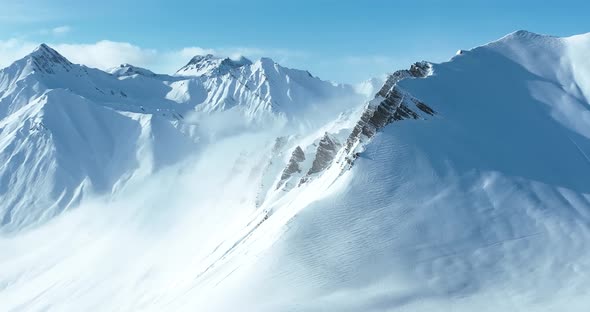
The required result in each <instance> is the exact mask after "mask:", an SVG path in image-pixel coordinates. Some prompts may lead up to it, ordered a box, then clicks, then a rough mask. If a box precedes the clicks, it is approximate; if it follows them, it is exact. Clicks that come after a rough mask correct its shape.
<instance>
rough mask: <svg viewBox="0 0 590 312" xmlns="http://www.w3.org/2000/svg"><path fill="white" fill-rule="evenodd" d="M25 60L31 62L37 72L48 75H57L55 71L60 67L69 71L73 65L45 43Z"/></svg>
mask: <svg viewBox="0 0 590 312" xmlns="http://www.w3.org/2000/svg"><path fill="white" fill-rule="evenodd" d="M25 59H28V60H30V62H31V63H32V66H33V67H34V69H35V70H38V71H41V72H44V73H47V74H53V73H55V69H56V68H59V67H61V68H64V69H65V70H66V71H69V69H70V68H71V67H72V65H73V64H72V63H71V62H70V61H68V59H66V58H65V57H63V56H62V55H61V54H59V52H57V51H56V50H54V49H53V48H51V47H49V46H48V45H47V44H45V43H42V44H40V45H39V46H38V47H37V48H35V50H33V52H31V53H30V54H29V55H27V56H26V57H25Z"/></svg>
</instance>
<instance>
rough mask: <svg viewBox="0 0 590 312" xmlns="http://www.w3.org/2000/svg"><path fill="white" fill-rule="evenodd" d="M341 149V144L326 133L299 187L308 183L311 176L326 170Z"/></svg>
mask: <svg viewBox="0 0 590 312" xmlns="http://www.w3.org/2000/svg"><path fill="white" fill-rule="evenodd" d="M341 147H342V144H340V143H339V142H338V140H337V139H336V138H334V137H332V136H331V135H329V134H328V133H327V132H326V133H325V134H324V136H323V137H322V138H321V139H320V142H319V143H318V148H317V150H316V154H315V158H314V160H313V163H312V165H311V168H309V170H308V171H307V174H306V175H305V176H304V177H303V178H301V180H300V181H299V185H301V184H303V183H305V182H307V181H309V180H310V179H311V177H312V176H313V175H315V174H318V173H320V172H322V171H324V170H326V169H327V168H328V167H329V166H330V164H332V161H333V160H334V157H336V154H337V153H338V151H339V150H340V148H341Z"/></svg>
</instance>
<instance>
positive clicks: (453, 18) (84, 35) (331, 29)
mask: <svg viewBox="0 0 590 312" xmlns="http://www.w3.org/2000/svg"><path fill="white" fill-rule="evenodd" d="M0 5H1V8H2V10H0V65H2V66H5V65H8V63H10V62H11V61H13V60H14V59H16V58H17V57H19V56H23V55H24V54H26V51H28V50H29V49H31V47H34V46H35V45H37V44H38V43H40V42H47V43H49V44H50V45H53V46H54V47H56V48H57V49H58V51H60V52H62V54H64V55H65V56H66V57H68V58H70V59H72V60H73V61H77V62H83V63H86V64H88V65H90V66H94V67H108V66H111V65H116V64H119V63H123V62H129V63H135V65H139V66H146V67H149V68H151V69H154V70H155V71H159V72H172V71H174V69H176V68H177V67H179V66H181V65H183V63H185V62H187V61H188V59H189V58H190V56H191V54H196V53H206V52H213V53H217V54H223V55H228V56H235V55H238V54H244V55H246V56H248V57H251V58H257V57H260V56H270V57H272V58H273V59H275V60H276V61H278V62H280V63H281V64H283V65H286V66H289V67H295V68H302V69H308V70H309V71H311V72H312V73H314V74H315V75H318V76H320V77H322V78H325V79H330V80H334V81H339V82H357V81H360V80H364V79H367V78H370V77H372V76H377V75H380V74H383V73H386V72H390V71H393V70H396V69H398V68H401V67H406V66H408V65H409V64H410V63H412V62H413V61H417V60H423V59H424V60H429V61H435V62H440V61H444V60H447V59H449V58H450V57H451V56H453V55H454V53H455V51H457V50H458V49H468V48H471V47H474V46H477V45H481V44H485V43H486V42H489V41H492V40H494V39H497V38H500V37H502V36H503V35H505V34H507V33H509V32H512V31H514V30H518V29H527V30H530V31H533V32H538V33H546V34H552V35H558V36H567V35H573V34H578V33H584V32H588V31H590V20H589V19H588V17H587V14H588V12H590V1H582V0H561V1H553V0H543V1H531V0H518V1H516V0H510V1H508V0H495V1H483V0H480V1H474V0H472V1H462V0H456V1H452V0H447V1H437V0H403V1H398V0H390V1H384V0H365V1H329V0H324V1H322V0H315V1H312V0H297V1H294V0H293V1H270V0H251V1H238V0H226V1H210V0H202V1H199V0H195V1H188V0H177V1H174V0H169V1H155V0H143V1H140V0H129V1H124V0H118V1H115V0H101V1H79V0H77V1H74V0H20V1H14V0H0Z"/></svg>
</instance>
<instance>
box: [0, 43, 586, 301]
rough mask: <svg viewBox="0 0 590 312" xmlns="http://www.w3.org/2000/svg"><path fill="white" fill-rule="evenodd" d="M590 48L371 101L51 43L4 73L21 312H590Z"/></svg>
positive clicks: (9, 243) (5, 164)
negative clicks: (61, 48) (110, 57)
mask: <svg viewBox="0 0 590 312" xmlns="http://www.w3.org/2000/svg"><path fill="white" fill-rule="evenodd" d="M589 55H590V35H588V34H586V35H579V36H573V37H568V38H557V37H550V36H542V35H537V34H533V33H530V32H525V31H519V32H515V33H512V34H510V35H508V36H506V37H504V38H502V39H500V40H498V41H495V42H492V43H489V44H487V45H484V46H481V47H478V48H475V49H472V50H466V51H464V50H462V51H460V53H458V54H457V56H455V57H454V58H453V59H452V60H450V61H449V62H445V63H441V64H433V63H428V62H419V63H415V64H414V65H412V67H411V68H409V69H408V70H400V71H397V72H394V73H393V74H391V75H389V76H388V77H387V79H386V81H385V82H384V84H383V86H382V87H380V88H377V90H375V91H374V92H371V91H368V92H369V93H370V97H369V98H367V97H366V96H367V91H366V90H372V88H367V87H363V88H355V87H353V86H349V85H341V84H334V83H330V82H326V81H322V80H320V79H319V78H316V77H314V76H313V75H311V74H310V73H309V72H307V71H302V70H294V69H288V68H285V67H282V66H280V65H278V64H276V63H275V62H273V61H272V60H270V59H266V58H263V59H260V60H258V61H254V62H252V61H250V60H247V59H245V58H242V59H238V60H231V59H222V58H216V57H214V56H212V55H206V56H196V57H194V58H193V59H191V60H190V61H189V62H188V64H187V65H186V66H185V67H183V68H181V69H180V70H179V71H178V72H177V73H176V74H175V75H160V74H155V73H153V72H151V71H149V70H147V69H142V68H137V67H134V66H131V65H128V64H124V65H121V66H120V67H117V68H113V69H111V70H109V71H107V72H103V71H100V70H97V69H91V68H87V67H85V66H81V65H76V64H72V63H70V62H69V61H68V60H66V59H65V58H63V57H62V56H61V55H59V53H57V52H56V51H54V50H53V49H51V48H50V47H48V46H45V45H42V46H40V47H39V48H38V49H37V50H35V51H34V52H33V53H32V54H30V55H28V56H26V57H25V58H23V59H21V60H19V61H17V62H15V63H14V64H13V65H11V66H9V67H8V68H6V69H4V70H2V71H0V118H1V120H0V129H1V130H0V159H2V162H1V166H2V167H0V197H1V199H2V201H0V217H1V219H0V220H2V222H1V223H0V231H1V234H0V310H2V311H195V310H196V311H473V310H478V311H556V310H566V311H586V309H587V307H588V302H590V293H589V292H590V276H589V274H588V271H589V268H590V253H589V251H588V250H590V249H589V248H588V246H587V245H588V244H589V242H590V104H589V103H590V100H589V99H590V84H589V83H590V62H589V61H588V59H589V58H588V56H589ZM373 93H374V94H373Z"/></svg>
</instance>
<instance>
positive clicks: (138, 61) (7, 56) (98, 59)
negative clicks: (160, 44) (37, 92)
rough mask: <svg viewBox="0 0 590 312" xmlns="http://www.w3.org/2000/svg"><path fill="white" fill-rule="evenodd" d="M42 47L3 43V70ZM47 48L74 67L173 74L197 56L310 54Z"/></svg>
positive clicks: (110, 45)
mask: <svg viewBox="0 0 590 312" xmlns="http://www.w3.org/2000/svg"><path fill="white" fill-rule="evenodd" d="M70 30H71V28H70V27H68V26H60V27H56V28H54V29H52V30H51V34H55V35H57V34H65V33H67V32H68V31H70ZM39 44H40V42H32V41H28V40H24V39H19V38H12V39H8V40H0V67H5V66H8V65H10V64H11V63H12V62H14V61H15V60H17V59H19V58H21V57H23V56H25V55H26V54H28V53H30V52H31V51H32V50H34V49H35V47H36V46H38V45H39ZM48 45H49V46H51V47H53V48H54V49H55V50H57V51H58V52H59V53H61V54H62V55H63V56H65V57H66V58H67V59H69V60H70V61H72V62H73V63H78V64H84V65H86V66H89V67H96V68H99V69H107V68H110V67H114V66H118V65H119V64H122V63H129V64H133V65H135V66H140V67H145V68H148V69H150V70H153V71H154V72H159V73H174V72H175V71H176V70H177V69H179V68H180V67H182V66H183V65H185V64H186V63H187V62H188V61H189V60H190V58H192V57H193V56H195V55H206V54H213V55H216V56H222V57H231V58H238V57H240V56H246V57H248V58H252V59H257V58H260V57H262V56H268V57H272V58H274V59H275V60H276V61H277V62H280V63H284V62H285V61H287V60H288V59H290V58H304V57H306V56H307V54H305V53H303V52H298V51H290V50H284V49H260V48H251V47H227V48H202V47H185V48H181V49H177V50H167V51H162V50H156V49H147V48H142V47H139V46H137V45H134V44H131V43H128V42H116V41H110V40H102V41H98V42H95V43H83V44H68V43H51V42H48Z"/></svg>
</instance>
